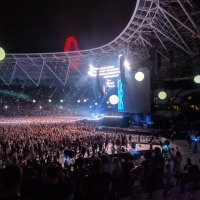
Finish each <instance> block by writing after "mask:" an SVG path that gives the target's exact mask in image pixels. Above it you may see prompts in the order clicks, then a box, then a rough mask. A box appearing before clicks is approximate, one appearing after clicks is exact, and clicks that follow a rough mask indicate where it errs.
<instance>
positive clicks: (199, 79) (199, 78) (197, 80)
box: [194, 75, 200, 83]
mask: <svg viewBox="0 0 200 200" xmlns="http://www.w3.org/2000/svg"><path fill="white" fill-rule="evenodd" d="M194 82H195V83H200V75H197V76H195V77H194Z"/></svg>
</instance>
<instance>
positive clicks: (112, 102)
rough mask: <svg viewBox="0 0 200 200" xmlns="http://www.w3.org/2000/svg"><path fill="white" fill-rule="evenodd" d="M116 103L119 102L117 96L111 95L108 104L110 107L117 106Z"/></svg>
mask: <svg viewBox="0 0 200 200" xmlns="http://www.w3.org/2000/svg"><path fill="white" fill-rule="evenodd" d="M118 101H119V98H118V96H116V95H112V96H110V98H109V102H110V103H111V104H112V105H115V104H117V103H118Z"/></svg>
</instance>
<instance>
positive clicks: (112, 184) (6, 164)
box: [0, 117, 200, 200]
mask: <svg viewBox="0 0 200 200" xmlns="http://www.w3.org/2000/svg"><path fill="white" fill-rule="evenodd" d="M37 119H38V120H37ZM132 145H133V141H132V137H131V135H128V134H124V133H120V132H119V133H116V132H115V131H114V132H111V131H110V130H107V131H105V130H104V131H102V130H101V129H98V127H96V126H94V125H92V124H83V123H76V122H73V118H72V119H70V120H68V121H64V119H63V118H60V120H58V121H56V122H54V121H53V119H52V118H49V119H48V120H47V119H46V120H44V121H42V120H41V119H40V118H37V117H35V118H34V119H32V121H31V123H27V122H25V123H21V124H3V125H1V126H0V156H1V158H0V162H1V163H0V168H1V173H0V196H1V197H0V199H25V200H26V199H31V198H32V199H36V200H37V199H38V200H43V199H44V200H47V199H50V200H51V199H52V200H57V199H75V200H76V199H77V200H79V199H83V200H86V199H98V200H100V199H119V198H120V197H125V196H132V194H133V195H134V196H137V195H138V194H140V193H144V192H147V193H149V194H151V193H152V192H153V191H157V190H160V189H164V188H165V184H168V183H169V182H170V180H172V178H173V180H176V182H175V183H174V184H175V185H181V186H182V188H183V186H184V185H185V184H186V183H190V182H194V183H195V189H198V182H199V180H200V171H199V167H200V163H192V161H191V159H189V158H188V160H187V163H186V164H185V166H184V168H182V167H181V166H182V165H181V162H182V156H181V153H180V151H179V149H178V147H177V148H171V149H170V150H169V151H168V153H167V154H166V153H165V154H163V153H162V152H161V148H159V147H156V148H154V151H153V154H152V152H151V151H146V152H145V153H144V155H143V156H141V157H140V159H139V160H137V162H135V161H134V157H133V156H132V155H130V153H129V151H128V150H129V149H130V147H131V146H132ZM109 148H111V149H109ZM108 152H111V153H112V156H109V155H108ZM119 155H122V156H119ZM22 174H23V176H22ZM20 195H22V196H26V197H27V198H25V197H23V198H22V196H21V197H20Z"/></svg>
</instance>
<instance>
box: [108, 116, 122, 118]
mask: <svg viewBox="0 0 200 200" xmlns="http://www.w3.org/2000/svg"><path fill="white" fill-rule="evenodd" d="M104 117H110V118H123V117H122V116H104Z"/></svg>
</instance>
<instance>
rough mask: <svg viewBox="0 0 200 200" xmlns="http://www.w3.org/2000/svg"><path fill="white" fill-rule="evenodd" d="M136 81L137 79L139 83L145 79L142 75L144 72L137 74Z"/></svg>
mask: <svg viewBox="0 0 200 200" xmlns="http://www.w3.org/2000/svg"><path fill="white" fill-rule="evenodd" d="M135 79H136V80H137V81H142V80H143V79H144V73H142V72H137V73H136V74H135Z"/></svg>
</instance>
